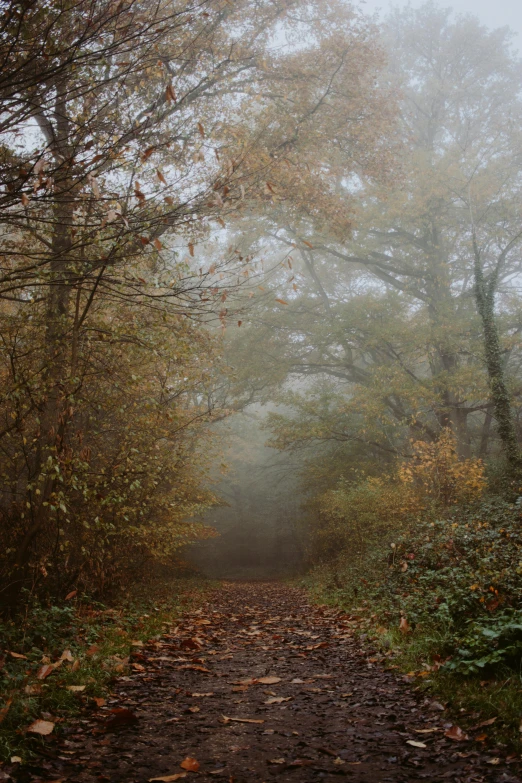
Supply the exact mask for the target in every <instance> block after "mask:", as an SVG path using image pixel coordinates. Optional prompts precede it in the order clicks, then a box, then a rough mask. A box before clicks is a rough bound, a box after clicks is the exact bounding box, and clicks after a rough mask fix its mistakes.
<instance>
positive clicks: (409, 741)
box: [406, 740, 426, 748]
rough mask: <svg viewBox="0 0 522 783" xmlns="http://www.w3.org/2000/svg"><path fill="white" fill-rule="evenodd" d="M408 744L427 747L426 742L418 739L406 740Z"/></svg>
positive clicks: (415, 746)
mask: <svg viewBox="0 0 522 783" xmlns="http://www.w3.org/2000/svg"><path fill="white" fill-rule="evenodd" d="M406 744H407V745H413V747H414V748H425V747H426V744H425V743H424V742H417V740H406Z"/></svg>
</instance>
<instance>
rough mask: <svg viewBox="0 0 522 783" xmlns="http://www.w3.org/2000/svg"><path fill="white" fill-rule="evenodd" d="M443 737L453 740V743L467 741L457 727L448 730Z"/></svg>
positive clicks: (463, 733)
mask: <svg viewBox="0 0 522 783" xmlns="http://www.w3.org/2000/svg"><path fill="white" fill-rule="evenodd" d="M444 736H445V737H447V738H448V739H451V740H455V742H462V741H463V740H467V739H469V737H468V735H467V734H466V733H465V732H464V731H462V729H461V728H459V727H458V726H452V727H451V728H449V729H448V730H447V731H445V732H444Z"/></svg>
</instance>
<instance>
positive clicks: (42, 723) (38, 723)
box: [27, 720, 54, 737]
mask: <svg viewBox="0 0 522 783" xmlns="http://www.w3.org/2000/svg"><path fill="white" fill-rule="evenodd" d="M53 729H54V723H52V722H51V721H50V720H35V721H33V723H31V725H30V726H28V727H27V731H29V732H31V734H41V735H42V736H44V737H45V736H46V735H47V734H51V732H52V730H53Z"/></svg>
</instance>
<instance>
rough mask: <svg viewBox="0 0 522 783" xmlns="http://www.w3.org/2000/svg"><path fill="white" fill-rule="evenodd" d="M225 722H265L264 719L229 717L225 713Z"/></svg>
mask: <svg viewBox="0 0 522 783" xmlns="http://www.w3.org/2000/svg"><path fill="white" fill-rule="evenodd" d="M222 717H223V723H231V722H232V723H264V722H265V721H264V720H254V719H253V718H229V717H228V716H227V715H223V716H222Z"/></svg>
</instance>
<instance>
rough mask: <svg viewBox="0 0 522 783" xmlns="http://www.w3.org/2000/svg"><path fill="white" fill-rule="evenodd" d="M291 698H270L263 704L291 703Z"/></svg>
mask: <svg viewBox="0 0 522 783" xmlns="http://www.w3.org/2000/svg"><path fill="white" fill-rule="evenodd" d="M291 700H292V697H291V696H286V697H284V696H271V697H270V698H269V699H267V700H266V701H265V702H264V704H282V703H283V702H284V701H291Z"/></svg>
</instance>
